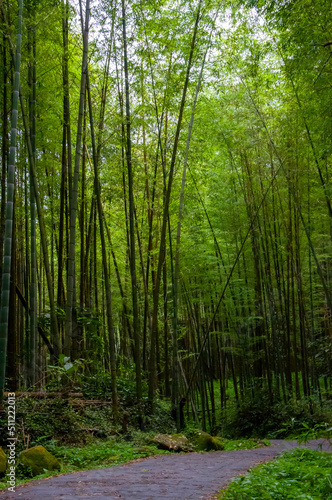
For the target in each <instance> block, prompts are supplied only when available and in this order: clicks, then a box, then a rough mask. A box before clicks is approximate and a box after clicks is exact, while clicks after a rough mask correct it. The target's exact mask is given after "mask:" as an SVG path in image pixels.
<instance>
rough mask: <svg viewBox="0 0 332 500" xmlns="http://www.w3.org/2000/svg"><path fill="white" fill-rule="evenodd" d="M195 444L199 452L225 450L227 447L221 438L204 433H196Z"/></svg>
mask: <svg viewBox="0 0 332 500" xmlns="http://www.w3.org/2000/svg"><path fill="white" fill-rule="evenodd" d="M194 444H195V449H196V450H197V451H213V450H223V449H224V447H225V446H224V443H223V440H222V439H221V438H218V437H214V436H211V435H210V434H208V433H207V432H204V431H198V432H197V433H196V435H195V440H194Z"/></svg>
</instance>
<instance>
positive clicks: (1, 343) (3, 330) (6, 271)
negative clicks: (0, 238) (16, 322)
mask: <svg viewBox="0 0 332 500" xmlns="http://www.w3.org/2000/svg"><path fill="white" fill-rule="evenodd" d="M22 11H23V0H19V12H18V20H17V35H16V55H15V78H14V89H13V90H14V92H13V104H12V118H11V136H10V149H9V161H8V173H7V201H6V223H5V238H4V245H5V246H4V262H3V267H2V288H1V312H0V405H1V403H2V399H3V391H4V387H5V375H6V358H7V342H8V318H9V296H10V279H11V260H12V233H13V215H14V192H15V163H16V132H17V115H18V99H19V91H20V63H21V42H22Z"/></svg>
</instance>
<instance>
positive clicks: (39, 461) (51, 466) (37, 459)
mask: <svg viewBox="0 0 332 500" xmlns="http://www.w3.org/2000/svg"><path fill="white" fill-rule="evenodd" d="M20 462H21V463H22V464H23V465H25V466H27V467H30V468H31V470H32V473H33V475H34V476H36V475H37V474H42V473H43V472H44V469H46V470H60V469H61V465H60V463H59V461H58V460H57V459H56V458H55V457H54V456H53V455H52V453H50V452H48V451H47V450H46V449H45V448H44V446H34V447H33V448H30V449H28V450H24V451H22V453H21V454H20Z"/></svg>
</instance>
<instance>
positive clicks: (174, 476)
mask: <svg viewBox="0 0 332 500" xmlns="http://www.w3.org/2000/svg"><path fill="white" fill-rule="evenodd" d="M296 446H298V443H297V441H283V440H271V446H269V447H266V448H257V449H251V450H234V451H214V452H210V453H186V454H172V455H156V456H153V457H149V458H144V459H139V460H136V461H134V462H129V463H127V464H124V465H118V466H113V467H110V468H107V469H94V470H86V471H81V472H73V473H71V474H64V475H59V476H53V477H50V478H47V479H39V480H35V481H32V482H30V483H27V484H25V485H21V486H18V487H16V491H15V493H10V492H8V491H7V490H5V491H3V490H2V492H0V498H1V499H12V498H14V497H16V498H19V499H22V500H23V499H24V500H36V499H47V500H48V499H50V500H65V499H66V500H67V499H71V498H74V499H75V498H76V499H82V500H85V499H98V500H106V499H107V500H116V499H119V498H121V499H123V500H187V499H192V500H194V499H195V500H199V499H203V500H208V499H211V497H212V496H213V495H215V494H217V493H218V492H219V491H220V490H221V489H222V488H223V487H225V486H226V485H227V484H228V483H229V482H230V481H231V479H232V478H234V477H236V476H239V475H240V474H245V473H246V472H247V470H248V469H249V468H250V467H253V466H255V465H257V464H259V463H262V462H269V461H271V460H272V459H273V458H275V457H276V456H277V455H280V453H281V452H282V451H284V450H288V449H290V448H294V447H296ZM306 446H308V447H310V448H311V449H314V450H319V451H320V450H322V451H329V452H332V446H331V444H330V443H329V442H328V441H326V440H323V439H318V440H315V441H309V442H308V443H307V444H306Z"/></svg>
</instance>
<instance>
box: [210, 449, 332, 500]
mask: <svg viewBox="0 0 332 500" xmlns="http://www.w3.org/2000/svg"><path fill="white" fill-rule="evenodd" d="M331 470H332V455H331V454H329V453H320V452H317V451H312V450H307V449H306V450H303V449H297V450H292V451H290V452H287V453H285V454H284V455H283V456H282V457H281V458H279V459H277V460H275V461H274V462H270V463H268V464H263V465H260V466H258V467H255V468H254V469H252V470H251V472H250V473H249V474H248V475H246V476H241V477H239V478H237V479H235V480H234V481H232V483H231V484H230V485H229V487H228V489H227V490H226V491H224V492H222V494H221V496H220V497H219V498H220V499H223V500H224V499H225V500H226V499H227V500H251V499H253V498H255V499H257V500H261V499H262V500H263V499H264V500H283V499H285V498H292V499H293V498H294V499H295V498H296V499H301V498H302V499H305V500H322V499H326V500H328V499H331V498H332V475H331Z"/></svg>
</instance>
